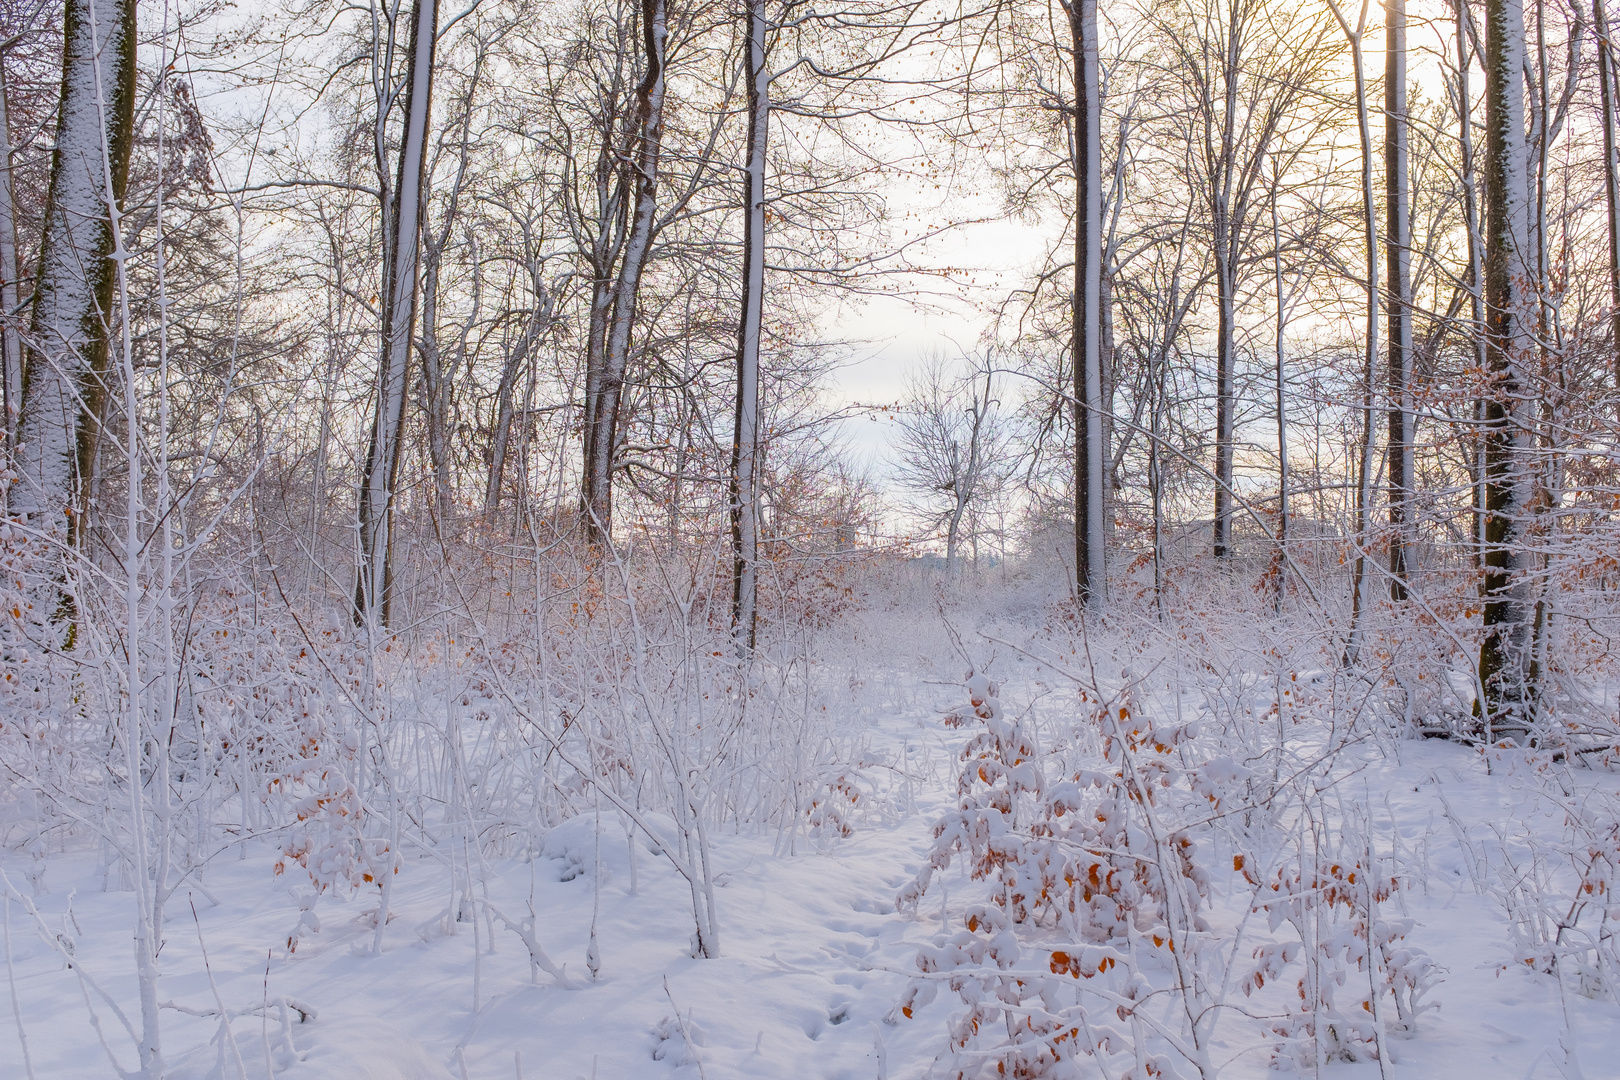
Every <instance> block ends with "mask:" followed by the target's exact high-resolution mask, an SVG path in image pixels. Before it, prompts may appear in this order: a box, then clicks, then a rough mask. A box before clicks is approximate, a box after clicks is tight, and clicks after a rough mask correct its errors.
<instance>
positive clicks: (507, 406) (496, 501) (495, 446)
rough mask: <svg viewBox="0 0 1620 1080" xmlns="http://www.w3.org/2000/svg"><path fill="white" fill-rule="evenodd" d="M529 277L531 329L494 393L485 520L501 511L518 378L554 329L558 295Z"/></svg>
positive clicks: (510, 358)
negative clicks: (533, 296) (538, 347)
mask: <svg viewBox="0 0 1620 1080" xmlns="http://www.w3.org/2000/svg"><path fill="white" fill-rule="evenodd" d="M530 276H531V280H532V283H533V284H532V287H533V289H534V292H535V300H534V310H533V311H532V312H530V314H529V322H528V325H527V326H525V327H524V328H523V333H522V334H521V335H520V336H519V337H518V340H517V344H516V345H514V346H513V347H512V351H511V352H510V353H509V354H507V358H506V363H505V364H504V365H503V366H502V368H501V381H500V385H499V386H498V387H497V388H496V392H495V436H494V438H493V439H492V440H491V444H490V455H489V478H488V480H487V481H486V482H485V484H484V516H485V517H486V518H489V519H491V520H493V519H494V517H495V512H496V511H497V510H498V509H500V504H501V478H502V476H503V475H504V474H505V472H506V458H507V454H508V448H509V447H510V446H511V441H512V414H513V411H514V409H513V397H514V388H515V387H516V386H517V380H518V376H519V375H520V374H521V373H522V372H523V368H524V366H525V365H526V364H527V363H528V359H529V354H530V353H531V352H532V351H533V350H534V347H535V346H536V345H537V344H539V341H540V338H541V336H542V335H544V334H545V332H546V329H547V328H548V327H549V326H550V325H551V312H552V309H553V307H554V306H555V305H556V291H555V290H550V289H547V288H546V287H545V285H544V284H543V283H542V281H541V278H540V271H539V270H538V269H536V270H533V271H532V272H531V275H530ZM560 287H561V286H560V284H559V288H560Z"/></svg>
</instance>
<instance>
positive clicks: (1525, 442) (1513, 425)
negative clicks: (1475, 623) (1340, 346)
mask: <svg viewBox="0 0 1620 1080" xmlns="http://www.w3.org/2000/svg"><path fill="white" fill-rule="evenodd" d="M1485 24H1486V27H1485V170H1484V171H1485V320H1486V336H1485V362H1486V366H1485V372H1486V377H1487V380H1488V383H1487V386H1486V392H1485V415H1484V428H1485V445H1484V458H1485V460H1484V470H1485V500H1486V501H1485V514H1486V518H1485V551H1484V560H1483V561H1484V566H1485V580H1484V601H1485V603H1484V630H1485V636H1484V640H1483V642H1482V643H1481V645H1480V653H1479V675H1480V681H1481V683H1482V684H1483V686H1484V690H1485V696H1484V700H1483V701H1482V702H1480V703H1478V705H1476V709H1477V710H1478V713H1479V715H1480V718H1481V719H1482V720H1483V721H1484V723H1485V725H1486V730H1487V733H1488V734H1495V733H1499V732H1505V733H1511V734H1514V735H1519V736H1522V735H1523V734H1524V733H1525V732H1526V730H1527V728H1528V724H1529V717H1528V708H1529V704H1530V703H1529V700H1528V698H1529V690H1530V687H1529V685H1528V678H1527V676H1528V669H1529V661H1530V656H1529V651H1530V650H1529V648H1528V646H1529V632H1530V620H1531V607H1532V604H1531V597H1530V589H1529V582H1528V580H1527V575H1526V573H1525V570H1526V569H1527V567H1528V559H1529V556H1528V553H1527V552H1526V550H1525V545H1526V540H1527V539H1528V535H1529V531H1530V521H1529V515H1530V513H1531V512H1532V506H1531V503H1532V499H1533V489H1534V464H1535V463H1534V461H1533V449H1534V447H1533V445H1532V441H1531V440H1532V437H1533V432H1534V417H1533V416H1532V414H1531V407H1532V404H1533V401H1532V396H1531V395H1532V393H1533V391H1532V388H1531V386H1530V383H1529V378H1528V374H1529V370H1530V364H1531V362H1532V361H1533V359H1534V356H1535V349H1536V341H1535V329H1536V323H1537V311H1536V306H1537V305H1536V297H1535V293H1534V290H1533V283H1534V281H1535V280H1536V279H1535V276H1534V275H1535V268H1534V266H1533V264H1532V260H1533V259H1534V257H1535V255H1534V251H1533V249H1532V247H1531V242H1532V238H1531V236H1530V190H1529V177H1528V175H1527V169H1528V165H1529V161H1528V151H1527V146H1526V142H1525V129H1524V65H1525V40H1524V7H1523V4H1522V0H1486V4H1485Z"/></svg>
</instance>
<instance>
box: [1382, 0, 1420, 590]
mask: <svg viewBox="0 0 1620 1080" xmlns="http://www.w3.org/2000/svg"><path fill="white" fill-rule="evenodd" d="M1384 43H1385V44H1384V215H1385V220H1386V222H1387V234H1386V236H1385V237H1384V250H1385V253H1386V255H1385V259H1386V262H1387V263H1388V267H1389V524H1390V541H1389V545H1390V546H1389V569H1390V579H1389V590H1390V597H1391V599H1394V600H1404V599H1406V588H1407V585H1406V579H1407V573H1408V571H1409V569H1410V567H1409V566H1408V560H1409V559H1410V554H1409V549H1410V547H1411V529H1412V524H1411V513H1412V511H1411V503H1412V493H1413V489H1414V488H1415V486H1416V473H1415V461H1414V457H1413V448H1412V437H1413V431H1412V426H1413V422H1414V415H1415V414H1414V410H1413V406H1412V368H1413V356H1412V213H1411V203H1410V197H1409V191H1408V189H1409V187H1410V177H1409V173H1410V170H1409V167H1408V152H1407V150H1408V134H1407V106H1406V0H1388V2H1387V3H1386V5H1385V9H1384Z"/></svg>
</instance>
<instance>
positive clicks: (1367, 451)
mask: <svg viewBox="0 0 1620 1080" xmlns="http://www.w3.org/2000/svg"><path fill="white" fill-rule="evenodd" d="M1328 5H1329V7H1331V8H1332V10H1333V15H1334V17H1335V18H1336V19H1338V21H1339V26H1340V28H1341V29H1343V30H1344V36H1345V39H1346V40H1347V41H1348V42H1349V44H1350V62H1351V63H1352V64H1353V65H1354V66H1355V83H1356V127H1357V130H1358V131H1359V133H1360V136H1361V216H1362V228H1363V230H1364V240H1365V242H1366V245H1367V348H1366V352H1365V355H1364V356H1363V364H1362V391H1363V393H1364V395H1365V396H1364V398H1363V406H1362V415H1361V424H1362V426H1361V453H1360V460H1359V461H1358V462H1357V476H1356V528H1355V538H1356V559H1355V569H1354V571H1353V573H1352V578H1351V584H1350V634H1349V638H1348V640H1347V642H1346V644H1345V649H1344V662H1345V663H1346V664H1354V663H1355V662H1356V656H1357V654H1358V653H1359V652H1360V650H1361V623H1362V616H1363V609H1364V608H1365V607H1366V599H1367V540H1368V537H1367V532H1368V525H1369V524H1370V521H1371V515H1372V497H1373V495H1372V458H1373V442H1374V440H1375V439H1376V438H1377V427H1376V425H1375V424H1374V423H1373V391H1374V388H1375V386H1376V383H1375V377H1376V374H1377V370H1378V310H1379V308H1378V296H1379V285H1378V206H1377V202H1376V201H1375V199H1374V197H1373V148H1372V125H1371V122H1370V121H1369V119H1368V116H1367V75H1366V69H1365V67H1364V65H1363V63H1362V51H1361V36H1362V33H1363V32H1364V31H1365V29H1366V12H1367V9H1366V7H1365V6H1363V7H1362V14H1361V19H1362V21H1361V22H1360V23H1359V24H1358V25H1357V26H1355V27H1354V28H1352V27H1351V26H1350V21H1349V20H1348V19H1346V18H1345V17H1344V12H1343V11H1342V10H1341V9H1340V8H1339V6H1338V4H1337V3H1335V2H1334V0H1328Z"/></svg>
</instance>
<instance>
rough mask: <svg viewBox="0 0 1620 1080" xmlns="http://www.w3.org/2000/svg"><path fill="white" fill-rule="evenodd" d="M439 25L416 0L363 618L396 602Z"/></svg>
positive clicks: (371, 473) (390, 237)
mask: <svg viewBox="0 0 1620 1080" xmlns="http://www.w3.org/2000/svg"><path fill="white" fill-rule="evenodd" d="M437 28H438V0H416V5H415V7H414V8H413V9H412V11H411V44H410V53H409V55H408V57H407V59H406V66H405V127H404V131H403V134H402V136H401V139H400V146H399V178H398V181H397V182H396V183H395V185H394V198H393V206H392V208H391V213H390V215H389V218H390V220H389V222H388V225H389V228H388V230H387V232H386V239H385V244H386V250H385V252H384V257H383V266H384V282H383V313H382V326H383V345H382V356H381V362H380V364H379V366H378V373H377V376H378V377H377V397H376V408H375V411H374V412H373V414H372V420H371V442H370V446H369V448H368V450H367V454H366V469H365V473H364V476H363V478H362V481H361V485H360V507H359V524H360V573H359V575H358V580H357V581H356V583H355V589H354V618H355V622H356V623H357V624H364V623H365V622H367V621H368V620H369V619H372V618H375V619H376V620H377V621H378V623H379V624H380V625H382V626H387V625H388V622H389V617H390V615H391V614H392V609H393V601H394V589H393V518H394V499H395V496H396V494H397V492H398V487H399V462H400V452H401V449H402V448H403V446H404V441H405V440H404V435H405V400H406V395H407V391H408V388H409V381H410V380H409V374H410V361H411V349H412V345H413V341H412V331H413V329H414V328H415V325H416V301H417V276H418V267H419V265H420V256H421V250H420V249H421V232H422V213H423V210H424V209H425V207H426V203H427V195H426V175H427V134H428V118H429V113H430V110H431V106H432V97H433V53H434V45H435V42H436V38H437ZM379 119H380V118H379Z"/></svg>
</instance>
